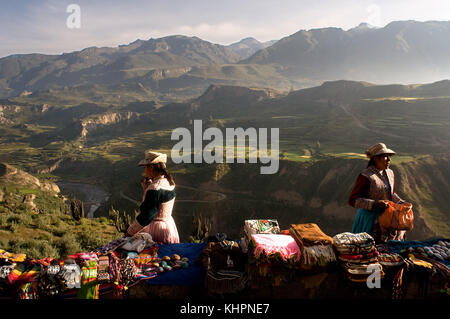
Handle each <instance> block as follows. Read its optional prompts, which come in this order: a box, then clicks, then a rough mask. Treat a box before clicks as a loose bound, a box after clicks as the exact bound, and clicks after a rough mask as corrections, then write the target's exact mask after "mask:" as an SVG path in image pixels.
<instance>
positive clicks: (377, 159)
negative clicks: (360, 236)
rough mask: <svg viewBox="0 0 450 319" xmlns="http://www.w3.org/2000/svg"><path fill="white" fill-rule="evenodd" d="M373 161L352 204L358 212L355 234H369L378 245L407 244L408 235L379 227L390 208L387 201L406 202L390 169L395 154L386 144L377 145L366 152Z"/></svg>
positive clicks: (365, 171)
mask: <svg viewBox="0 0 450 319" xmlns="http://www.w3.org/2000/svg"><path fill="white" fill-rule="evenodd" d="M366 155H367V157H368V158H369V159H370V160H369V163H368V165H367V168H366V169H364V170H363V171H362V172H361V174H360V175H359V176H358V178H357V180H356V183H355V186H354V188H353V191H352V193H351V194H350V197H349V200H348V203H349V204H350V205H351V206H353V207H355V208H358V212H357V214H356V217H355V220H354V222H353V227H352V233H362V232H366V233H368V234H370V235H372V237H373V238H374V239H375V241H376V242H377V243H380V242H386V241H387V240H403V239H404V235H405V231H399V230H395V229H386V228H384V227H382V226H381V225H380V224H379V223H378V217H379V216H380V214H381V213H382V212H383V211H384V210H385V209H386V208H387V206H388V204H387V203H386V202H385V201H386V200H389V201H392V202H394V203H401V202H404V201H403V200H402V199H401V198H400V197H399V196H398V195H397V194H396V193H395V191H394V187H395V181H394V172H393V171H392V170H391V169H390V168H389V166H390V162H391V156H392V155H395V152H394V151H393V150H391V149H389V148H387V147H386V145H385V144H383V143H377V144H375V145H373V146H372V147H370V148H369V150H367V151H366Z"/></svg>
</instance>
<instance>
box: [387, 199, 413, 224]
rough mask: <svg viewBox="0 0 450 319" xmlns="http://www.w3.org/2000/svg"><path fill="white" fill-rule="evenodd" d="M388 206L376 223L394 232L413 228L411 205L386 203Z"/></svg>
mask: <svg viewBox="0 0 450 319" xmlns="http://www.w3.org/2000/svg"><path fill="white" fill-rule="evenodd" d="M387 202H388V204H389V206H388V208H386V210H385V211H384V212H383V213H382V214H381V215H380V217H379V219H378V222H379V223H380V225H381V226H382V227H384V228H390V229H396V230H411V229H413V228H414V213H413V211H412V204H410V203H401V204H396V203H393V202H391V201H387Z"/></svg>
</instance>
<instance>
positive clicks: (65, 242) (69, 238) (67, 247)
mask: <svg viewBox="0 0 450 319" xmlns="http://www.w3.org/2000/svg"><path fill="white" fill-rule="evenodd" d="M55 244H56V246H57V247H58V249H59V252H60V254H61V256H67V255H71V254H76V253H79V252H81V251H82V249H81V246H80V244H79V242H78V241H77V238H76V237H75V235H73V234H72V233H66V234H64V236H63V237H62V238H61V239H59V240H57V241H56V242H55Z"/></svg>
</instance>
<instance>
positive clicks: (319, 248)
mask: <svg viewBox="0 0 450 319" xmlns="http://www.w3.org/2000/svg"><path fill="white" fill-rule="evenodd" d="M301 251H302V256H301V261H300V262H301V264H303V265H307V266H326V265H327V264H329V263H332V262H335V261H336V255H335V254H334V251H333V246H331V245H314V246H305V247H303V248H302V249H301Z"/></svg>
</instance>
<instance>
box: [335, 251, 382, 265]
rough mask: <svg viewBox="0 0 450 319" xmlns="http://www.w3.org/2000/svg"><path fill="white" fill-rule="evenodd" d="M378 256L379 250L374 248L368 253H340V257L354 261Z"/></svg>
mask: <svg viewBox="0 0 450 319" xmlns="http://www.w3.org/2000/svg"><path fill="white" fill-rule="evenodd" d="M377 256H378V251H376V250H374V251H373V252H370V253H367V254H339V259H341V260H344V261H347V260H351V261H353V262H361V261H364V260H371V259H375V260H376V257H377Z"/></svg>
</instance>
